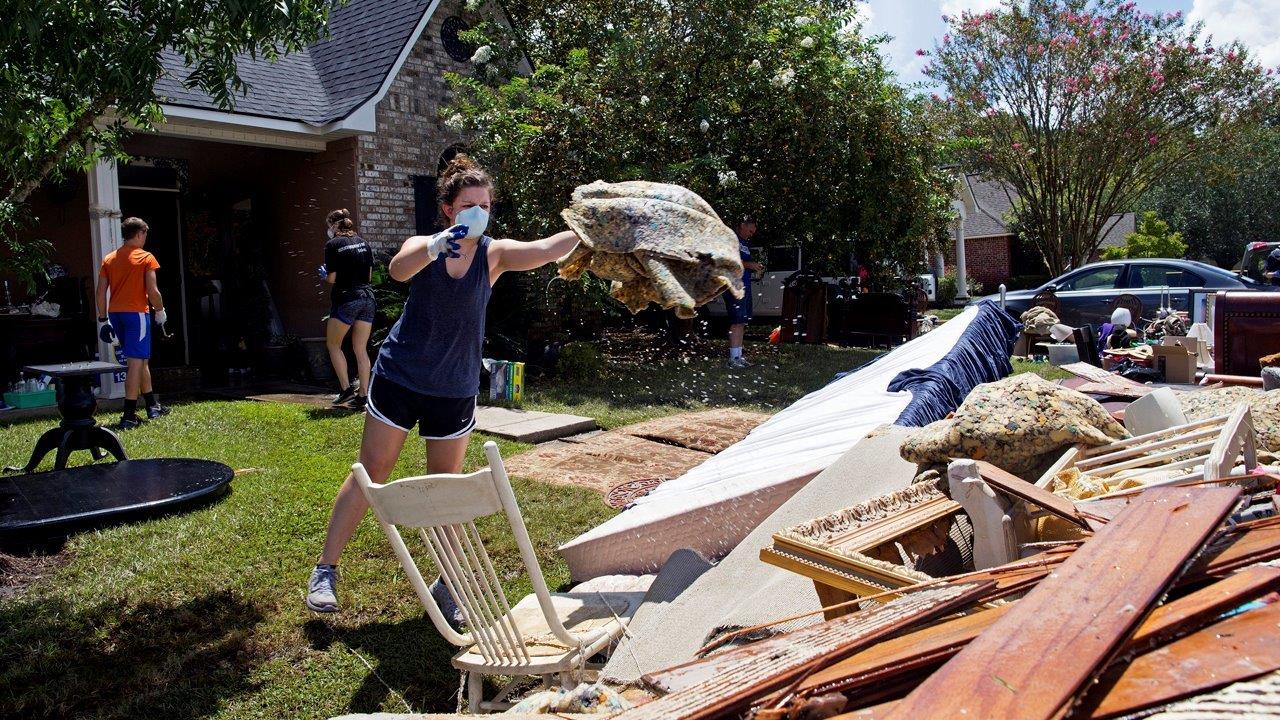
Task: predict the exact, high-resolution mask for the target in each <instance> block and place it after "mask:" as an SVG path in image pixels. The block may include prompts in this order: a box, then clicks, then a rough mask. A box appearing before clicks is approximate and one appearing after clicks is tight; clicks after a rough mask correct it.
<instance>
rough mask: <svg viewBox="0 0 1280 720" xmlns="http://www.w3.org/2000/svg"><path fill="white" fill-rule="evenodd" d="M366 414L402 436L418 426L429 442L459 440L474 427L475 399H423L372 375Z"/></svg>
mask: <svg viewBox="0 0 1280 720" xmlns="http://www.w3.org/2000/svg"><path fill="white" fill-rule="evenodd" d="M367 409H368V411H369V414H370V415H372V416H373V417H374V418H375V419H377V420H380V421H382V422H384V423H386V424H388V425H390V426H391V427H394V428H399V429H401V430H403V431H405V432H409V431H410V430H412V429H413V426H414V424H415V423H416V424H417V425H418V434H419V435H421V436H422V437H424V438H426V439H428V440H452V439H454V438H460V437H463V436H465V435H466V434H467V433H469V432H471V430H472V429H473V428H474V427H475V426H476V398H475V396H474V395H473V396H471V397H465V398H444V397H435V396H433V395H423V394H422V393H417V392H414V391H412V390H410V389H409V388H407V387H404V386H403V385H400V384H398V383H395V382H393V381H391V380H388V379H386V378H385V377H381V376H379V375H376V374H375V375H374V376H373V377H372V378H371V379H370V380H369V404H368V406H367Z"/></svg>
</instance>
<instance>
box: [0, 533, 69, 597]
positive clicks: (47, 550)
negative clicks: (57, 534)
mask: <svg viewBox="0 0 1280 720" xmlns="http://www.w3.org/2000/svg"><path fill="white" fill-rule="evenodd" d="M71 555H72V553H71V551H70V550H64V549H63V548H62V547H61V546H58V547H48V546H41V547H35V548H17V549H15V548H0V600H7V599H9V598H12V597H15V596H17V595H19V594H21V593H22V592H23V591H24V590H26V589H27V587H28V586H29V585H31V583H33V582H35V581H36V580H39V579H40V578H42V577H44V576H46V575H49V574H51V573H53V572H54V571H55V570H57V569H58V568H60V567H62V566H63V565H66V564H67V563H69V562H71Z"/></svg>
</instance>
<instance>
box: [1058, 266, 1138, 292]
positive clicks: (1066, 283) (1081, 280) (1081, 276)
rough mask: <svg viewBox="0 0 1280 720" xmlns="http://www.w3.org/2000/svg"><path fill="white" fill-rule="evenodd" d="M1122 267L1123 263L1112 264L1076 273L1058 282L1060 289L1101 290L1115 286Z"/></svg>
mask: <svg viewBox="0 0 1280 720" xmlns="http://www.w3.org/2000/svg"><path fill="white" fill-rule="evenodd" d="M1121 267H1122V266H1121V265H1112V266H1109V267H1101V268H1095V269H1093V270H1085V271H1084V272H1080V273H1076V274H1075V275H1071V276H1069V277H1067V279H1065V280H1063V281H1062V282H1060V283H1058V290H1059V291H1063V290H1101V289H1104V288H1113V287H1115V286H1116V279H1117V278H1119V277H1120V268H1121Z"/></svg>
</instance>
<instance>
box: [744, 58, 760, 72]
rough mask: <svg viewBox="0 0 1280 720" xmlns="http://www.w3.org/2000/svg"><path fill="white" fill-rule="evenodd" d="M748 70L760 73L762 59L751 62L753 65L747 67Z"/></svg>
mask: <svg viewBox="0 0 1280 720" xmlns="http://www.w3.org/2000/svg"><path fill="white" fill-rule="evenodd" d="M747 69H748V70H751V71H759V70H760V59H759V58H756V59H755V60H752V61H751V64H750V65H748V66H747Z"/></svg>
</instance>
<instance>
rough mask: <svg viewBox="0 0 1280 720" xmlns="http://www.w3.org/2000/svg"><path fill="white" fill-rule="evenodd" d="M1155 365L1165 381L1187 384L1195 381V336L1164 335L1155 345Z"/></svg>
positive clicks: (1197, 345) (1196, 342)
mask: <svg viewBox="0 0 1280 720" xmlns="http://www.w3.org/2000/svg"><path fill="white" fill-rule="evenodd" d="M1154 350H1155V353H1156V356H1155V358H1156V364H1155V367H1156V369H1157V370H1159V371H1160V372H1161V373H1163V374H1164V381H1165V382H1167V383H1178V384H1184V385H1189V384H1191V383H1194V382H1195V381H1196V360H1197V358H1198V356H1199V341H1198V340H1196V339H1195V338H1186V337H1174V336H1170V335H1166V336H1165V337H1164V338H1162V339H1161V340H1160V344H1159V345H1156V346H1155V348H1154Z"/></svg>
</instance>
